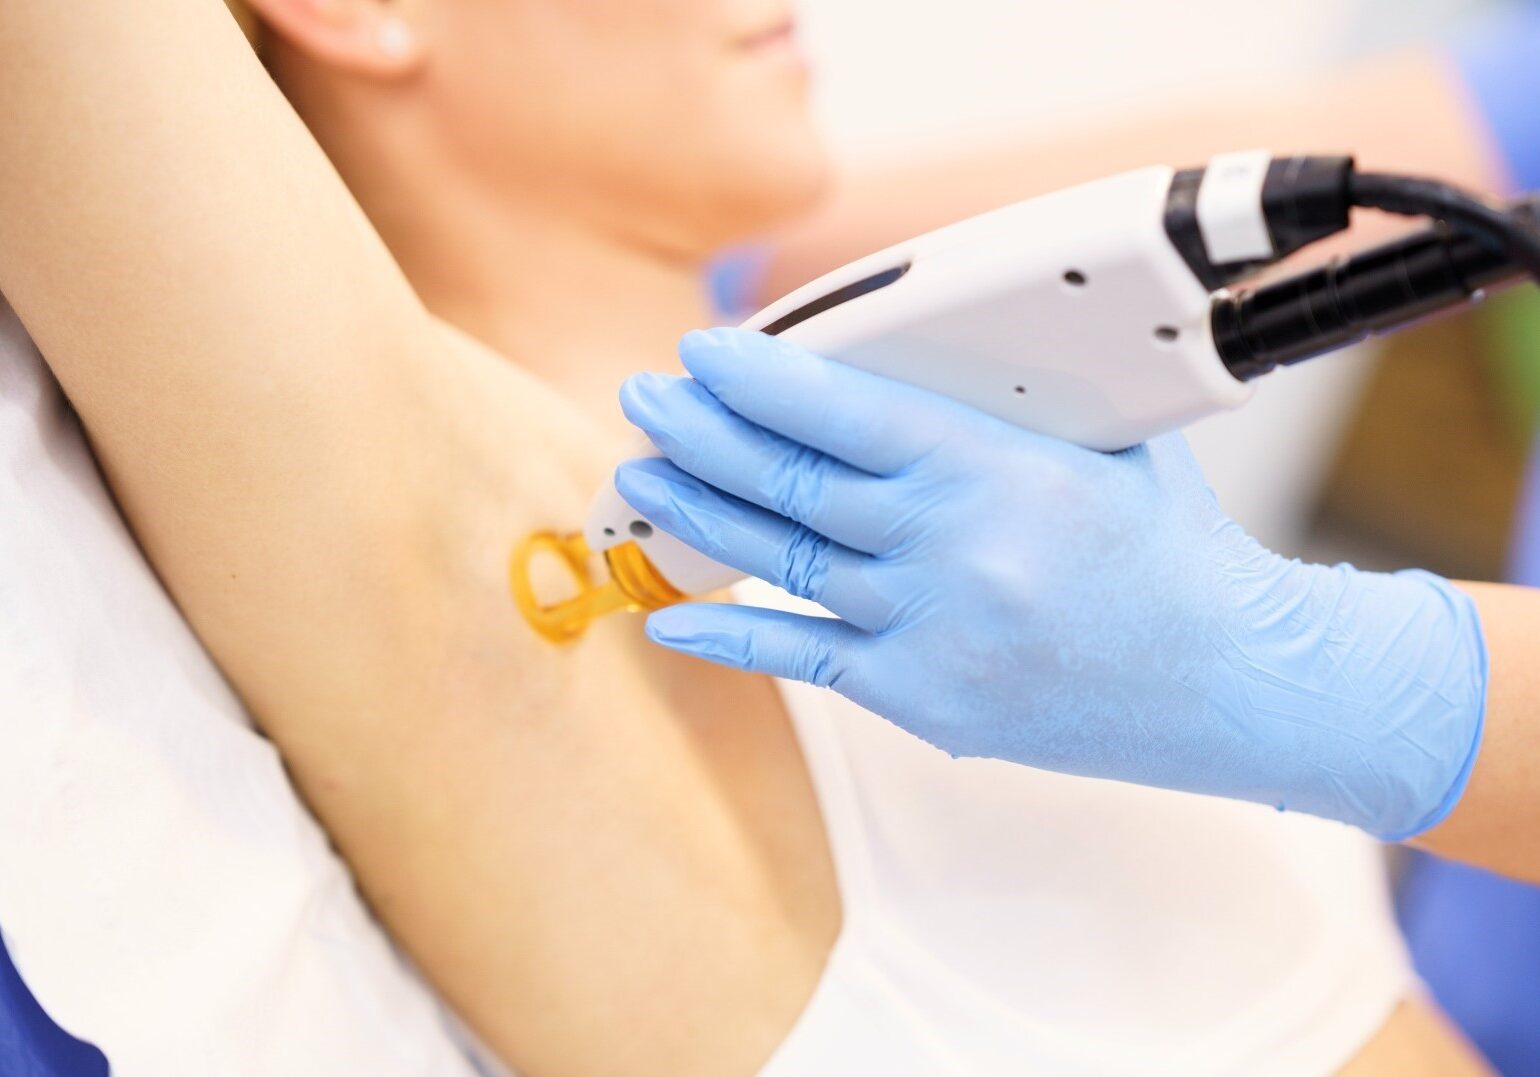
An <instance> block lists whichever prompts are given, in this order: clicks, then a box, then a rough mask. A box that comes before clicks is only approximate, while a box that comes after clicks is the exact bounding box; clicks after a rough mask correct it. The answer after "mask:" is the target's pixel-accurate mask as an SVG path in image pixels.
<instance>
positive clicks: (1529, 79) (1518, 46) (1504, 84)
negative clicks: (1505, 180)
mask: <svg viewBox="0 0 1540 1077" xmlns="http://www.w3.org/2000/svg"><path fill="white" fill-rule="evenodd" d="M1453 53H1454V57H1455V61H1456V63H1457V64H1458V65H1459V67H1460V70H1461V72H1462V74H1463V75H1464V77H1465V81H1466V83H1467V84H1468V85H1469V86H1470V89H1471V92H1472V94H1473V95H1474V97H1475V99H1476V105H1477V107H1478V108H1480V110H1481V113H1482V115H1483V116H1484V117H1485V118H1486V121H1487V125H1488V127H1489V129H1490V130H1491V133H1492V136H1493V137H1494V139H1495V140H1496V143H1497V148H1498V149H1499V150H1500V151H1501V152H1502V155H1503V157H1504V159H1505V160H1506V162H1507V165H1508V170H1509V173H1510V175H1511V177H1512V179H1513V181H1514V183H1516V184H1517V185H1518V187H1519V188H1520V189H1521V190H1526V191H1527V190H1534V189H1536V188H1540V108H1537V107H1536V101H1537V100H1540V4H1534V3H1525V4H1521V5H1518V6H1516V7H1514V8H1513V9H1512V10H1510V11H1507V12H1504V13H1503V14H1502V15H1500V16H1498V17H1496V18H1494V19H1492V20H1491V21H1489V22H1487V23H1485V24H1483V25H1482V26H1480V27H1478V28H1477V29H1476V30H1475V31H1474V32H1472V33H1470V34H1469V35H1467V36H1466V37H1465V38H1463V39H1461V40H1459V41H1458V42H1456V43H1455V45H1454V49H1453Z"/></svg>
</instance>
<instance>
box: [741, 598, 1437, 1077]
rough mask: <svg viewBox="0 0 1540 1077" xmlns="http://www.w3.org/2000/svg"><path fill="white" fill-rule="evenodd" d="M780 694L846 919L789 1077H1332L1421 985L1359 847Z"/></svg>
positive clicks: (1316, 829)
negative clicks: (847, 1076) (962, 748)
mask: <svg viewBox="0 0 1540 1077" xmlns="http://www.w3.org/2000/svg"><path fill="white" fill-rule="evenodd" d="M739 597H740V598H742V600H743V601H745V602H749V603H751V604H755V605H778V606H781V607H783V608H792V607H793V604H792V603H791V602H790V600H788V599H787V598H786V596H784V595H783V594H781V593H779V592H775V591H773V590H771V589H770V588H768V587H766V586H764V585H762V584H748V585H744V587H743V588H742V589H741V590H740V596H739ZM782 691H783V696H784V698H785V700H786V704H787V707H788V709H789V711H790V713H791V715H792V718H793V721H794V723H795V725H796V728H797V731H798V734H799V736H800V738H801V742H802V746H803V751H804V753H805V755H806V757H807V761H808V765H809V767H810V768H811V771H812V775H813V780H814V783H815V786H816V788H817V792H818V797H819V802H820V805H821V807H822V810H823V815H824V820H825V823H826V825H827V828H828V832H829V838H830V842H831V845H832V849H833V854H834V860H835V866H836V872H837V876H838V879H839V886H840V891H841V896H842V898H843V901H844V924H843V928H842V932H841V935H840V937H839V940H838V942H837V943H836V945H835V948H834V951H833V953H832V955H831V957H830V959H829V962H828V966H827V968H826V970H825V972H824V975H823V978H822V981H821V983H820V984H819V986H818V988H817V990H816V992H815V994H814V996H813V998H812V1000H811V1002H810V1003H809V1005H808V1007H807V1009H806V1011H805V1013H804V1014H803V1015H802V1017H801V1019H800V1020H799V1022H798V1023H797V1025H796V1026H795V1027H794V1028H793V1030H792V1032H791V1034H790V1035H789V1036H788V1038H787V1040H786V1041H785V1043H784V1044H783V1045H782V1046H781V1048H780V1050H779V1051H778V1052H777V1053H776V1055H775V1056H774V1058H773V1059H772V1061H771V1063H770V1064H769V1066H768V1067H767V1069H766V1073H768V1074H771V1075H773V1077H786V1075H805V1074H833V1073H882V1074H884V1075H886V1077H895V1075H897V1077H902V1075H908V1074H915V1075H919V1074H926V1075H935V1074H968V1075H971V1077H980V1075H992V1074H1022V1073H1043V1074H1066V1075H1069V1074H1095V1075H1097V1077H1107V1075H1113V1074H1136V1073H1137V1074H1140V1075H1148V1074H1173V1075H1174V1074H1181V1075H1183V1077H1194V1075H1200V1074H1239V1073H1244V1074H1248V1075H1267V1074H1288V1075H1290V1077H1297V1075H1301V1074H1314V1073H1321V1074H1325V1073H1330V1072H1332V1071H1334V1070H1335V1069H1337V1068H1338V1067H1340V1066H1341V1065H1342V1064H1344V1063H1345V1062H1347V1061H1348V1060H1349V1059H1350V1058H1352V1056H1353V1055H1354V1054H1355V1053H1356V1052H1357V1051H1358V1049H1360V1048H1361V1047H1363V1046H1364V1044H1365V1043H1366V1042H1367V1041H1368V1040H1369V1038H1370V1037H1371V1036H1372V1035H1373V1034H1374V1033H1375V1032H1376V1031H1377V1030H1378V1029H1379V1027H1380V1026H1381V1025H1382V1024H1383V1023H1384V1021H1385V1020H1386V1018H1387V1017H1388V1016H1389V1014H1390V1011H1391V1009H1392V1008H1393V1007H1394V1006H1395V1004H1396V1003H1397V1002H1398V1001H1399V1000H1401V999H1402V998H1404V997H1405V996H1406V995H1407V994H1408V993H1410V992H1411V990H1412V989H1413V987H1414V979H1413V976H1412V974H1411V972H1410V967H1409V964H1408V962H1407V959H1406V956H1405V953H1404V950H1403V947H1402V943H1401V939H1400V936H1399V934H1398V932H1397V930H1396V927H1395V924H1394V921H1393V918H1392V915H1391V910H1390V904H1389V900H1388V894H1387V887H1386V879H1385V870H1384V861H1383V856H1382V852H1381V850H1380V848H1379V847H1378V845H1377V844H1376V843H1375V842H1374V841H1372V840H1371V839H1369V838H1368V837H1366V836H1364V835H1363V834H1361V833H1359V832H1358V831H1355V830H1352V829H1349V828H1348V827H1345V826H1342V825H1339V824H1336V823H1331V822H1326V821H1323V820H1319V819H1313V818H1310V817H1308V816H1302V815H1281V814H1279V813H1277V812H1275V811H1273V810H1271V809H1268V808H1265V807H1261V806H1258V805H1253V804H1242V803H1235V802H1230V801H1223V800H1217V799H1211V798H1207V797H1199V796H1193V795H1190V794H1185V793H1172V792H1166V791H1162V790H1151V789H1143V788H1139V787H1136V786H1132V785H1125V784H1122V783H1119V782H1109V781H1098V780H1093V779H1087V778H1073V777H1066V776H1063V775H1058V774H1050V773H1047V772H1044V771H1038V770H1032V769H1029V768H1026V767H1020V766H1015V765H1012V764H1008V763H1000V762H996V761H993V760H980V759H961V760H954V759H952V758H950V757H949V756H947V755H946V754H945V753H943V752H941V751H938V750H937V749H935V748H932V747H931V746H930V745H928V744H925V743H924V742H922V741H920V740H918V739H917V738H915V737H913V736H911V735H909V734H908V733H905V732H904V731H902V730H900V729H898V728H897V727H896V726H893V725H891V724H889V723H888V722H885V721H884V720H882V719H880V718H878V717H876V716H875V715H873V714H871V713H869V712H867V711H864V710H862V709H861V708H859V707H857V706H855V705H854V704H852V703H849V702H848V701H846V700H844V699H843V698H841V697H839V696H837V695H835V694H834V693H833V692H829V691H825V690H822V689H817V688H811V687H809V686H806V685H801V684H785V685H783V687H782Z"/></svg>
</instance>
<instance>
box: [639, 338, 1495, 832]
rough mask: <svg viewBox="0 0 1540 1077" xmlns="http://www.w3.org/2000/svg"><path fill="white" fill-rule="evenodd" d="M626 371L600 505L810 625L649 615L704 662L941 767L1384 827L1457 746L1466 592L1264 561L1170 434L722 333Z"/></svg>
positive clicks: (713, 613)
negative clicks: (1064, 415)
mask: <svg viewBox="0 0 1540 1077" xmlns="http://www.w3.org/2000/svg"><path fill="white" fill-rule="evenodd" d="M681 356H682V358H683V359H684V361H685V365H686V367H687V369H688V370H689V371H690V373H691V374H692V375H693V377H692V378H670V377H666V376H663V375H655V374H649V375H638V376H637V377H635V378H633V379H631V380H630V381H629V382H628V383H627V384H626V386H625V387H624V389H623V391H622V397H621V399H622V405H623V407H624V408H625V411H626V414H627V416H628V417H629V418H630V419H631V421H632V422H634V423H635V424H636V425H637V426H639V427H640V428H641V429H642V430H644V431H645V432H646V433H647V434H648V435H649V436H650V437H651V439H652V440H653V442H654V443H655V444H656V445H657V447H658V448H659V449H660V450H661V451H662V452H663V454H664V456H665V457H666V459H651V460H639V461H630V462H628V463H626V464H624V465H622V467H621V468H620V469H619V471H618V472H617V474H616V482H617V486H618V488H619V490H620V492H621V494H622V496H623V497H624V498H625V499H626V500H627V501H628V502H629V503H630V504H631V505H632V506H633V507H634V508H635V509H636V510H637V511H638V512H640V513H641V514H642V515H644V516H645V517H646V518H647V519H649V520H651V521H652V522H653V523H654V524H656V525H658V526H660V527H662V528H664V529H665V530H667V531H669V532H671V533H673V534H675V535H677V536H679V537H680V538H682V539H684V540H685V541H686V542H689V543H690V544H692V545H694V546H695V547H696V548H698V549H700V550H701V551H702V552H704V553H706V554H707V555H708V556H710V557H712V558H713V559H715V560H718V561H721V562H723V563H725V564H729V565H732V566H733V567H735V568H738V569H740V570H742V571H744V572H747V573H750V574H752V575H756V576H760V577H762V578H764V579H767V580H769V581H770V582H771V583H774V584H777V585H779V586H782V587H784V588H786V589H787V590H788V591H791V592H792V593H794V594H797V595H799V596H802V597H805V598H810V599H812V600H814V601H816V602H819V603H821V604H822V605H823V606H824V607H825V608H827V609H828V610H829V611H830V612H832V613H833V614H834V615H835V617H834V618H820V617H806V616H800V615H795V614H789V613H786V612H782V611H771V610H760V609H753V608H746V607H738V606H730V605H721V604H707V603H700V604H690V605H683V606H676V607H672V608H670V609H666V610H662V611H659V612H656V613H654V614H653V615H652V616H651V618H650V620H649V623H648V632H649V635H650V636H651V637H652V638H653V639H654V640H656V641H657V642H659V643H661V644H663V645H665V646H668V647H671V648H674V649H676V650H679V651H684V652H687V653H690V654H694V655H697V656H699V657H702V658H706V659H710V660H712V661H716V662H720V663H723V664H726V665H730V666H734V667H737V668H740V669H745V670H751V671H757V672H762V673H767V674H771V675H774V676H778V677H785V678H791V679H796V680H803V681H809V682H812V683H815V684H819V685H823V686H827V687H830V688H833V689H835V690H837V691H839V692H840V693H842V694H844V695H845V696H847V697H849V698H850V699H851V700H853V701H854V702H856V703H858V704H860V705H861V706H863V707H866V708H867V709H869V710H872V711H874V712H876V713H877V714H880V715H882V716H884V717H886V718H888V719H889V720H891V721H893V722H895V723H897V724H898V725H900V726H902V727H903V728H905V729H907V730H909V731H910V732H912V733H914V734H915V735H917V736H919V737H922V738H923V739H925V740H927V741H929V742H930V743H932V744H934V745H936V746H937V747H939V748H941V749H943V750H945V751H947V752H949V753H951V754H952V755H955V756H988V757H993V758H999V759H1006V760H1012V761H1015V762H1018V763H1022V764H1026V765H1028V766H1033V767H1041V768H1046V769H1050V770H1055V771H1061V772H1065V773H1071V774H1079V775H1085V776H1089V777H1096V778H1111V779H1117V780H1121V781H1129V782H1137V783H1140V784H1145V785H1154V786H1160V787H1164V788H1170V789H1179V790H1185V791H1189V792H1195V793H1204V794H1214V795H1221V796H1227V797H1233V798H1240V799H1246V800H1253V801H1258V802H1261V803H1264V804H1268V805H1272V806H1275V807H1277V808H1279V809H1280V810H1284V809H1287V810H1294V811H1303V812H1309V813H1311V814H1315V815H1319V816H1324V817H1327V818H1332V819H1337V820H1341V821H1343V822H1346V823H1350V824H1352V825H1355V826H1358V827H1361V828H1363V829H1365V830H1367V831H1369V832H1370V833H1372V834H1375V835H1377V836H1379V837H1382V838H1385V839H1387V840H1399V839H1402V838H1405V837H1408V836H1411V835H1414V834H1417V833H1420V832H1421V831H1423V830H1426V829H1428V828H1429V827H1431V826H1433V825H1435V824H1436V823H1437V822H1439V821H1440V820H1441V819H1443V818H1444V816H1445V815H1447V814H1448V812H1449V811H1450V810H1452V808H1453V806H1454V804H1455V803H1456V801H1457V800H1458V799H1459V796H1460V793H1461V792H1462V791H1463V788H1464V785H1465V782H1466V780H1467V778H1468V776H1469V773H1470V770H1471V767H1472V765H1473V763H1474V759H1475V754H1476V748H1477V746H1478V744H1479V742H1480V732H1481V724H1482V713H1483V709H1484V702H1485V689H1486V677H1487V660H1486V650H1485V646H1484V643H1483V639H1482V635H1481V629H1480V624H1479V621H1478V619H1477V615H1476V611H1475V607H1474V604H1473V602H1472V600H1471V599H1470V598H1469V596H1467V595H1465V594H1464V593H1463V592H1461V591H1459V590H1457V589H1456V588H1455V587H1453V586H1451V585H1450V584H1449V583H1448V582H1446V581H1444V580H1442V579H1440V578H1438V577H1436V576H1433V575H1430V574H1428V573H1425V572H1418V571H1410V572H1401V573H1396V574H1393V575H1387V574H1380V573H1370V572H1361V571H1358V570H1356V569H1354V568H1352V567H1351V566H1347V565H1338V566H1335V567H1327V566H1322V565H1310V564H1304V563H1301V562H1299V561H1295V560H1289V559H1286V558H1283V557H1280V556H1279V555H1277V554H1274V553H1272V552H1270V551H1268V550H1266V549H1265V548H1263V547H1262V546H1261V545H1260V544H1258V543H1257V542H1256V541H1254V540H1253V539H1252V538H1250V537H1249V536H1248V535H1247V534H1246V533H1245V532H1244V531H1243V530H1242V529H1241V528H1240V526H1239V525H1237V524H1236V523H1234V522H1233V521H1231V520H1230V519H1229V518H1228V517H1226V516H1225V515H1224V513H1223V512H1222V511H1221V510H1220V508H1219V505H1218V504H1217V502H1216V500H1215V498H1214V496H1213V494H1212V492H1211V491H1210V490H1209V488H1208V486H1207V484H1206V483H1205V481H1204V479H1203V476H1202V473H1201V472H1200V470H1199V468H1198V465H1197V463H1196V461H1195V460H1194V459H1193V456H1192V454H1191V452H1190V451H1189V450H1188V448H1187V444H1186V442H1185V440H1184V439H1183V438H1182V437H1181V436H1180V435H1177V434H1173V435H1167V436H1165V437H1161V438H1158V439H1155V440H1153V441H1151V442H1149V443H1148V444H1145V445H1141V446H1137V447H1135V448H1133V449H1129V450H1126V451H1124V452H1120V453H1114V454H1102V453H1097V452H1093V451H1089V450H1085V449H1081V448H1078V447H1076V446H1073V445H1070V444H1068V443H1065V442H1061V441H1057V440H1054V439H1050V438H1046V437H1043V436H1040V435H1036V434H1033V433H1030V432H1028V431H1024V430H1021V429H1019V428H1016V427H1014V426H1011V425H1009V424H1007V423H1004V422H1001V421H1000V420H997V419H994V418H992V417H990V416H987V415H984V414H982V413H978V412H975V411H973V410H972V409H968V408H966V407H964V406H962V405H960V404H957V403H955V402H953V401H950V400H947V399H945V398H943V397H940V396H938V395H934V394H931V393H927V392H924V391H922V390H919V389H916V388H914V387H912V386H907V385H903V384H900V383H897V382H893V381H890V380H887V379H884V378H881V377H878V376H876V375H873V374H870V373H866V372H863V371H860V370H856V369H854V368H852V367H847V366H844V365H842V364H839V363H834V362H831V361H829V360H826V359H822V358H820V357H818V356H815V355H812V354H810V353H808V352H806V351H803V350H801V349H799V348H796V347H795V346H793V345H791V344H790V343H788V342H786V341H782V340H777V339H774V338H769V337H765V336H762V335H759V334H753V333H745V332H741V331H735V330H712V331H709V332H704V333H694V334H691V335H689V336H688V337H686V338H685V341H684V342H683V344H682V345H681Z"/></svg>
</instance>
